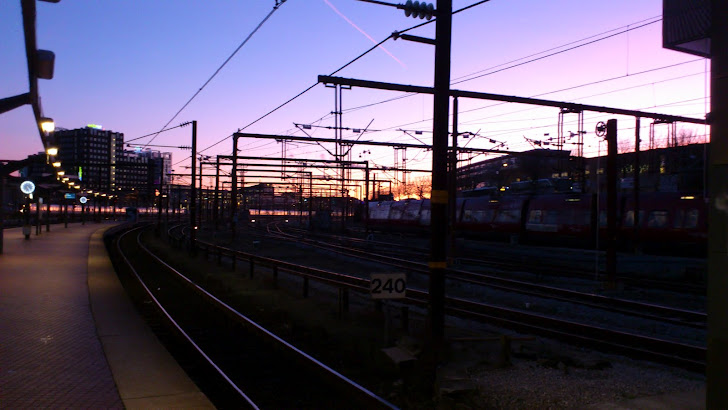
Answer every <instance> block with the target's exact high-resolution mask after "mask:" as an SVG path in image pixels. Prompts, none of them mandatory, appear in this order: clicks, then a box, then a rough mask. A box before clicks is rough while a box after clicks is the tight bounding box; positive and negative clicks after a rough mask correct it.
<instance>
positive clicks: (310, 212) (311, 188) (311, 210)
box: [308, 172, 313, 229]
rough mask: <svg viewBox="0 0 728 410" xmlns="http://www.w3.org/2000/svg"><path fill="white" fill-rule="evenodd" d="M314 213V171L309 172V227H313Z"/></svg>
mask: <svg viewBox="0 0 728 410" xmlns="http://www.w3.org/2000/svg"><path fill="white" fill-rule="evenodd" d="M312 213H313V172H311V173H309V174H308V228H309V229H311V228H312V225H311V214H312Z"/></svg>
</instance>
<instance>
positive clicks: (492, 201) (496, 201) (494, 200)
mask: <svg viewBox="0 0 728 410" xmlns="http://www.w3.org/2000/svg"><path fill="white" fill-rule="evenodd" d="M488 202H490V203H491V204H493V203H495V204H497V203H498V200H497V199H491V200H490V201H488Z"/></svg>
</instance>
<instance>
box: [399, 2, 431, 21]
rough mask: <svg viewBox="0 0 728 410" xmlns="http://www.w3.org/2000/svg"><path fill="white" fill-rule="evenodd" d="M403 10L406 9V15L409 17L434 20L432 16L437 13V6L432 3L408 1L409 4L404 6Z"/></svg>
mask: <svg viewBox="0 0 728 410" xmlns="http://www.w3.org/2000/svg"><path fill="white" fill-rule="evenodd" d="M401 8H403V9H404V15H405V16H407V17H410V16H412V17H413V18H417V17H419V18H421V19H422V18H426V19H427V20H431V19H432V15H433V14H434V13H435V6H433V5H432V3H425V2H424V1H423V2H419V1H414V2H413V1H412V0H407V3H405V4H404V6H401Z"/></svg>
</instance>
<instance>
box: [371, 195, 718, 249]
mask: <svg viewBox="0 0 728 410" xmlns="http://www.w3.org/2000/svg"><path fill="white" fill-rule="evenodd" d="M606 209H607V206H606V195H601V196H599V197H597V195H596V194H543V195H503V196H499V197H497V196H481V197H470V198H458V200H457V210H456V230H457V232H458V234H459V235H461V236H465V237H477V238H485V239H490V240H506V241H511V242H513V243H526V244H548V245H557V246H575V247H582V248H595V247H602V245H603V244H604V243H605V237H606V225H607V211H606ZM634 219H635V218H634V197H633V194H631V193H630V194H624V195H620V196H619V198H618V211H617V227H618V235H619V236H618V238H619V240H618V244H619V246H620V248H621V249H622V250H632V249H634V247H635V246H639V247H640V248H641V249H642V250H643V251H645V252H648V253H670V254H681V255H691V256H699V255H705V254H706V247H707V201H706V200H705V198H703V197H702V196H694V195H682V194H679V193H665V192H655V193H643V194H641V195H640V199H639V218H638V219H639V224H638V225H639V226H637V227H635V224H634ZM369 222H370V224H371V226H372V227H374V228H375V229H409V230H414V229H425V228H426V227H427V226H428V225H429V223H430V201H429V200H427V199H425V200H412V199H408V200H405V201H382V202H378V203H370V205H369ZM597 233H598V234H597Z"/></svg>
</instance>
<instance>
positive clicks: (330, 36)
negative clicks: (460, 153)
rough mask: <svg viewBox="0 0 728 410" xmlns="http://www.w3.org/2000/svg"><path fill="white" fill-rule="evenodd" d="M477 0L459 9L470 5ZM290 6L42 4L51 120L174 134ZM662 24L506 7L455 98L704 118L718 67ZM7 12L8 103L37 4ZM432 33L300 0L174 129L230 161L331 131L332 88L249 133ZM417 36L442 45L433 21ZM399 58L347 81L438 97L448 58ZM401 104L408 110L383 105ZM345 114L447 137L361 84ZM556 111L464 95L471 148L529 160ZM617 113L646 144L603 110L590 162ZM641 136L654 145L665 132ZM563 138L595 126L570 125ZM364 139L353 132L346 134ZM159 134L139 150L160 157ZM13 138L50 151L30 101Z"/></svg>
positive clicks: (168, 141) (552, 127)
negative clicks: (193, 124)
mask: <svg viewBox="0 0 728 410" xmlns="http://www.w3.org/2000/svg"><path fill="white" fill-rule="evenodd" d="M474 2H475V1H474V0H468V1H458V0H456V1H454V2H453V8H454V9H455V10H457V9H459V8H462V7H465V6H467V5H470V4H472V3H474ZM274 5H275V1H273V0H270V1H257V2H254V3H253V4H251V3H250V2H232V1H227V2H215V3H204V4H203V3H184V4H180V3H179V2H172V1H166V0H165V1H155V2H152V3H150V2H141V1H127V2H116V3H109V2H94V1H90V0H86V1H73V2H71V1H61V2H59V3H57V4H51V3H43V2H38V4H37V9H38V10H37V38H38V47H39V48H42V49H47V50H51V51H53V52H54V53H55V54H56V66H55V77H54V78H53V79H52V80H40V95H41V98H42V105H43V110H44V113H45V115H46V116H48V117H51V118H53V119H54V120H55V121H56V125H57V126H59V127H64V128H68V129H73V128H79V127H83V126H85V125H86V124H89V123H93V124H100V125H103V126H104V128H105V129H108V130H112V131H116V132H122V133H124V135H125V140H126V141H130V140H133V139H135V138H138V137H141V136H142V135H146V134H150V133H154V132H156V131H159V130H160V129H161V127H162V126H163V125H164V124H165V123H167V122H168V121H169V120H170V119H171V118H172V117H173V115H174V114H175V113H176V112H177V111H178V110H180V108H182V106H183V105H184V104H185V102H187V101H188V100H189V99H190V97H192V95H193V94H195V92H197V91H198V90H199V89H200V87H202V86H203V84H204V83H205V81H206V80H208V78H210V76H211V75H212V74H213V73H214V72H215V70H217V69H218V68H219V67H220V65H221V64H222V63H223V62H224V61H225V59H226V58H228V57H229V56H230V55H231V53H232V52H233V51H234V50H235V49H236V48H237V47H238V46H240V44H241V43H242V42H243V40H244V39H245V38H246V37H247V36H248V35H249V34H250V33H251V32H252V31H253V30H254V29H255V28H256V26H257V25H258V24H260V23H261V21H263V19H264V18H265V17H266V15H268V14H269V13H270V12H271V11H272V10H273V6H274ZM661 14H662V1H661V0H649V1H640V2H631V1H627V0H617V1H612V2H609V3H608V4H607V5H605V4H603V3H600V2H583V1H575V0H574V1H572V0H563V1H556V2H542V1H536V0H531V1H525V0H524V1H499V0H492V1H490V2H488V3H485V4H482V5H479V6H476V7H474V8H472V9H469V10H467V11H465V12H463V13H460V14H457V15H456V16H454V17H453V42H452V50H453V51H452V75H451V81H452V84H453V85H452V87H453V88H457V89H463V90H472V91H479V92H490V93H499V94H506V95H516V96H524V97H532V96H538V97H539V98H544V99H551V100H558V101H572V102H579V103H585V104H594V105H602V106H611V107H619V108H626V109H633V110H644V111H650V112H660V113H665V114H674V115H682V116H687V117H693V118H703V117H704V116H705V112H706V111H707V107H708V103H709V91H708V88H707V83H708V78H709V74H710V64H709V61H707V60H705V59H701V58H697V57H694V56H691V55H688V54H683V53H678V52H675V51H671V50H666V49H663V48H662V40H661V27H662V23H661V21H660V16H661ZM0 15H2V16H3V23H4V24H3V28H1V29H0V35H2V36H3V38H4V39H5V41H4V42H3V43H2V44H0V56H2V58H3V61H4V63H3V65H2V67H0V84H1V85H0V90H2V92H1V94H2V97H8V96H11V95H15V94H20V93H23V92H27V88H28V84H27V68H26V62H25V49H24V42H23V35H22V33H23V32H22V18H21V13H20V1H6V2H2V3H1V4H0ZM421 22H423V21H422V20H414V19H412V18H407V17H405V16H404V14H403V13H402V11H401V10H396V9H394V8H391V7H385V6H378V5H374V4H368V3H364V2H358V1H353V0H321V1H301V0H288V1H286V2H285V3H283V4H282V5H281V6H280V8H279V9H278V10H277V11H275V12H274V13H273V14H272V15H271V16H270V18H269V19H268V20H267V21H265V23H264V24H262V26H261V27H260V29H259V30H258V31H257V32H256V33H255V34H254V35H253V36H252V37H251V38H250V40H249V42H248V43H246V44H245V45H244V46H243V47H242V48H241V49H240V51H239V52H238V53H237V54H236V55H235V56H234V57H233V58H232V59H231V60H230V62H229V63H228V64H227V65H226V66H225V67H223V68H222V69H221V70H220V72H219V74H218V75H217V76H216V77H215V78H214V79H213V80H212V81H210V83H209V84H208V85H207V86H206V88H205V89H204V90H202V91H201V92H200V93H199V95H198V96H197V97H196V98H195V99H194V100H193V101H192V102H191V103H190V104H189V106H187V107H186V108H185V109H184V110H183V111H182V112H181V113H180V114H179V115H178V116H177V118H175V119H174V120H173V121H172V122H171V124H170V126H174V125H178V124H179V123H182V122H186V121H191V120H197V121H198V130H199V138H200V139H199V143H198V145H199V147H200V149H205V148H208V147H211V148H208V149H207V150H205V151H204V152H203V153H204V154H206V155H217V154H230V152H231V145H232V144H231V140H230V139H229V138H227V137H229V136H230V135H231V134H232V133H234V132H236V131H237V130H238V129H241V128H244V129H245V130H244V132H251V133H253V132H255V133H263V134H282V135H298V136H303V135H304V134H303V133H301V132H300V131H299V130H297V129H296V128H295V126H294V125H293V123H301V124H312V125H314V126H315V125H319V126H324V127H331V126H333V125H334V120H333V116H332V115H331V111H333V110H334V106H333V103H334V98H333V91H332V90H331V89H328V88H326V87H324V86H323V85H321V84H319V85H317V86H316V87H314V88H313V89H311V90H310V91H309V92H307V93H305V94H303V95H302V96H301V97H299V98H297V99H295V100H294V101H292V102H291V103H289V104H288V105H286V106H285V107H283V108H282V109H280V110H278V111H277V112H275V113H273V114H271V115H270V116H268V117H266V118H265V119H262V120H261V121H259V122H256V123H255V124H253V125H251V126H250V127H248V128H246V126H248V125H249V124H251V123H253V122H254V121H255V120H256V119H258V118H260V117H261V116H262V115H264V114H265V113H267V112H269V111H270V110H272V109H274V108H275V107H277V106H279V105H280V104H282V103H284V102H285V101H287V100H288V99H290V98H292V97H294V96H295V95H297V94H298V93H300V92H301V91H303V90H305V89H307V88H308V87H309V86H311V85H313V84H314V83H315V82H316V80H317V76H318V75H320V74H323V75H328V74H330V73H332V72H333V71H335V70H337V69H338V68H340V67H341V66H343V65H344V64H346V63H348V62H349V61H351V60H352V59H354V58H355V57H357V56H358V55H359V54H361V53H362V52H364V51H366V50H367V49H369V48H371V47H372V46H373V41H376V42H379V41H381V40H382V39H384V38H386V37H387V36H388V35H389V34H391V33H392V32H393V31H395V30H400V31H401V30H403V29H406V28H408V27H411V26H413V25H415V24H419V23H421ZM411 34H415V35H418V36H424V37H433V36H434V24H430V25H427V26H425V27H423V28H420V29H416V30H413V31H412V32H411ZM587 43H589V44H587ZM383 46H384V47H385V48H386V50H381V49H377V50H374V51H372V52H370V53H369V54H367V55H366V56H365V57H363V58H362V59H360V60H358V61H356V62H354V63H353V64H351V65H350V66H348V67H347V68H346V69H344V70H342V71H341V72H339V73H337V75H338V76H342V77H351V78H359V79H366V80H373V81H383V82H391V83H401V84H413V85H422V86H431V85H432V81H433V55H434V49H433V47H432V46H429V45H424V44H417V43H412V42H406V41H403V40H396V41H393V40H391V39H390V40H389V41H387V42H385V43H384V44H383ZM567 49H568V51H566V50H567ZM562 51H563V52H562ZM531 60H533V61H531ZM529 61H530V62H529ZM386 100H392V101H390V102H386V103H382V101H386ZM359 107H360V108H359ZM343 108H344V116H343V126H344V127H351V128H358V129H364V128H366V127H367V124H369V123H371V125H370V126H369V129H370V130H371V131H374V132H368V133H365V134H364V135H363V136H361V139H362V140H375V141H397V142H405V143H413V144H418V143H431V134H430V132H429V131H431V128H432V124H431V121H430V120H429V119H430V118H431V117H432V115H431V112H432V99H431V97H429V96H423V95H413V96H405V95H404V94H402V93H397V92H386V91H375V90H365V89H361V88H354V89H352V90H346V91H344V93H343ZM557 114H558V109H555V108H538V107H530V106H523V105H515V104H504V103H498V102H487V101H475V100H467V99H461V101H460V121H459V131H460V132H471V133H478V135H479V137H475V138H470V139H468V140H463V144H467V146H469V147H478V148H493V147H504V148H505V147H507V148H508V149H509V150H514V151H522V150H527V149H531V148H533V147H534V146H535V145H534V141H542V142H548V141H549V140H550V139H552V138H554V137H555V136H556V132H557V121H558V115H557ZM608 118H618V120H619V121H620V123H619V125H620V127H619V128H620V136H626V139H628V140H630V141H632V140H633V139H634V137H633V136H634V122H633V120H632V119H630V118H628V117H619V116H608V115H604V114H596V113H586V114H585V121H584V131H586V133H587V134H586V137H585V144H586V145H585V149H584V151H585V154H586V155H587V156H595V155H597V154H598V153H599V152H600V148H601V150H602V153H603V150H604V149H605V144H601V147H600V144H599V143H598V139H597V138H596V137H595V135H594V125H595V124H596V122H597V121H606V119H608ZM642 127H643V130H642V133H643V138H642V139H643V141H644V140H645V139H646V137H647V135H648V132H649V121H643V122H642ZM399 129H405V130H411V131H414V130H419V131H423V133H422V134H421V135H415V134H414V133H413V132H403V131H398V130H399ZM656 129H657V130H658V132H659V133H663V132H664V130H662V129H661V128H660V127H657V128H656ZM679 129H684V130H685V132H691V133H693V134H694V135H695V136H696V137H697V138H703V140H704V138H705V137H704V136H705V135H706V134H707V133H708V128H707V127H706V126H691V125H689V124H679ZM564 130H565V132H571V133H574V132H577V131H579V130H577V128H576V125H575V124H574V123H573V120H572V119H571V118H568V116H567V119H566V120H565V127H564ZM309 133H310V134H312V135H315V136H317V137H333V131H331V130H329V129H326V128H316V127H313V128H312V130H311V131H310V132H309ZM546 134H548V135H546ZM357 135H358V134H353V133H352V132H351V131H348V132H345V133H344V138H356V137H357ZM622 138H625V137H622ZM659 138H662V134H660V136H659ZM150 140H151V138H144V139H139V140H138V141H137V142H138V143H139V144H140V145H142V146H143V144H144V143H148V142H149V141H150ZM221 141H222V142H221ZM418 141H421V142H418ZM529 141H530V142H529ZM189 142H190V129H189V127H188V128H181V129H178V130H174V131H170V132H166V133H162V134H159V136H157V137H156V138H155V139H154V141H153V142H152V144H162V145H171V146H178V145H189ZM218 143H219V144H218ZM0 144H2V147H3V149H2V153H1V154H0V158H2V159H19V158H24V157H26V156H27V155H30V154H33V153H36V152H38V151H41V150H42V145H41V142H40V138H39V137H38V134H37V130H36V128H35V124H34V119H33V115H32V112H31V110H30V107H28V106H26V107H22V108H18V109H16V110H13V111H10V112H7V113H4V114H2V115H0ZM215 144H217V145H215ZM542 146H543V145H542ZM162 150H166V149H162ZM170 151H172V152H173V156H174V163H175V164H176V165H175V168H178V169H182V168H181V167H183V166H184V165H187V163H186V162H185V158H187V157H188V156H189V151H184V150H175V149H170ZM241 153H244V154H243V155H255V156H273V157H277V156H280V154H281V146H280V144H279V143H277V142H275V141H271V140H245V141H243V140H241ZM286 153H287V155H288V156H292V157H298V158H319V159H324V158H325V159H330V158H331V155H330V154H329V153H327V152H326V151H325V150H324V149H322V148H321V147H319V146H318V145H315V144H301V143H296V144H294V143H289V144H287V148H286ZM406 155H407V164H408V166H411V167H413V168H425V167H429V165H430V163H431V156H430V155H431V153H430V152H429V151H425V150H408V151H407V154H406ZM394 156H395V153H394V151H393V150H392V149H388V148H380V147H359V146H355V147H354V148H353V149H352V159H357V160H359V159H362V160H363V159H366V160H368V161H370V162H371V163H372V165H384V166H392V165H393V164H394V162H395V159H394ZM484 158H485V157H484V156H482V155H481V156H478V157H476V158H474V161H477V160H481V159H484ZM381 177H382V178H387V177H390V178H391V177H392V175H389V176H387V175H382V176H381Z"/></svg>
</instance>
